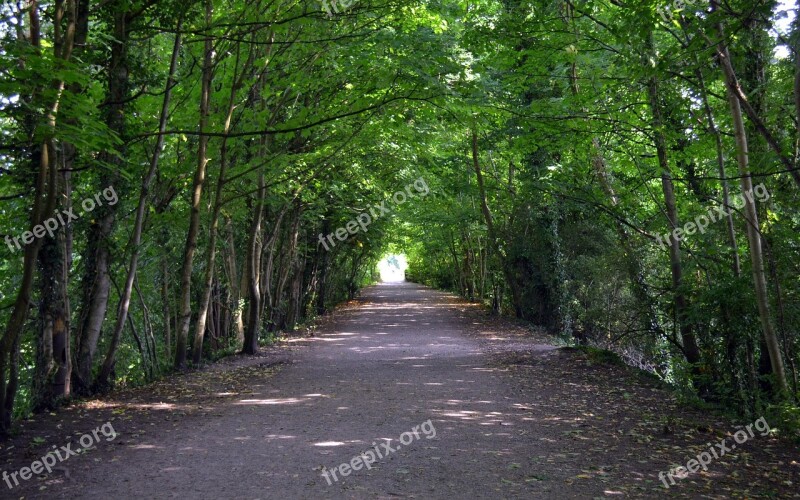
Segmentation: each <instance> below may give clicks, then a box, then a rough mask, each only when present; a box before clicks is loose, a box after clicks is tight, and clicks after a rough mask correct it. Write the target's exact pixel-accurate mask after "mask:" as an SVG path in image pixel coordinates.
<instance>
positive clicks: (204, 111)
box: [175, 0, 214, 370]
mask: <svg viewBox="0 0 800 500" xmlns="http://www.w3.org/2000/svg"><path fill="white" fill-rule="evenodd" d="M212 13H213V4H212V2H211V1H210V0H206V29H211V17H212ZM213 50H214V47H213V43H212V38H211V36H208V35H207V36H206V37H205V41H204V53H205V55H204V58H203V70H202V78H201V80H202V83H201V89H200V132H201V134H202V133H203V132H205V131H206V129H207V128H208V114H209V104H210V100H211V78H212V71H213V68H212V63H213V61H212V58H213ZM208 139H209V137H208V136H207V135H201V136H200V139H199V143H198V147H197V170H196V171H195V175H194V182H193V185H192V200H191V203H192V209H191V214H190V216H189V232H188V234H187V236H186V247H185V249H184V252H183V269H182V271H181V290H180V311H179V313H178V325H177V328H176V332H175V337H176V346H175V368H176V369H178V370H183V369H185V368H186V354H187V353H186V349H187V340H188V336H189V326H190V323H191V319H192V270H193V269H192V267H193V264H194V254H195V251H196V250H197V238H198V234H199V232H200V204H201V201H202V197H203V186H204V184H205V181H206V166H207V165H208V158H207V157H206V156H207V152H208Z"/></svg>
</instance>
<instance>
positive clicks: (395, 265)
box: [378, 254, 408, 283]
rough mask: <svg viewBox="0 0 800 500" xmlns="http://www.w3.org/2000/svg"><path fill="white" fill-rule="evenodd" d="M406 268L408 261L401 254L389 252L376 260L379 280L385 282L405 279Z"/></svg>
mask: <svg viewBox="0 0 800 500" xmlns="http://www.w3.org/2000/svg"><path fill="white" fill-rule="evenodd" d="M406 269H408V261H406V256H405V255H403V254H389V255H387V256H386V257H384V258H382V259H381V261H380V262H378V271H380V273H381V281H383V282H387V283H397V282H399V281H405V280H406Z"/></svg>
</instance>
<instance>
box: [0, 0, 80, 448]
mask: <svg viewBox="0 0 800 500" xmlns="http://www.w3.org/2000/svg"><path fill="white" fill-rule="evenodd" d="M26 10H27V13H28V23H29V35H28V41H29V43H30V45H31V47H32V48H33V51H34V52H36V53H37V54H38V53H40V51H41V46H42V44H41V32H40V19H39V5H38V2H37V1H36V0H31V1H29V2H28V3H27V5H26ZM65 13H68V17H67V29H66V30H64V29H63V25H62V21H63V19H64V14H65ZM54 16H55V17H54V21H53V30H54V31H53V38H54V50H55V58H56V59H61V60H63V61H67V60H69V58H70V56H71V54H72V47H73V42H74V38H73V37H74V34H75V29H74V26H75V22H76V6H75V4H74V2H71V1H68V2H66V3H65V2H63V1H57V2H56V5H55V6H54ZM25 62H26V61H24V60H23V61H20V63H21V64H22V65H23V66H24V65H25ZM41 90H43V89H34V91H33V93H32V95H30V96H27V97H26V98H24V99H25V100H27V101H28V102H29V103H36V104H40V103H39V102H38V101H39V100H40V99H41V98H42V97H43V95H44V92H41ZM51 90H53V91H54V96H55V97H53V98H52V101H50V102H47V103H46V110H47V113H46V123H38V120H37V119H36V116H35V114H34V113H35V112H31V114H30V115H29V116H28V117H26V119H25V123H26V126H27V128H29V130H28V133H29V142H30V146H31V150H32V151H33V153H32V156H31V159H32V161H31V167H32V168H31V173H32V174H34V175H35V178H36V181H35V184H34V187H33V203H32V210H31V219H30V220H31V226H30V227H31V229H33V227H35V226H37V225H39V224H41V223H42V222H43V221H44V219H45V218H47V217H48V216H49V214H50V213H51V212H52V211H53V210H54V208H55V206H56V195H57V179H58V175H57V165H56V147H55V141H54V139H53V136H54V135H55V129H56V116H57V114H58V108H59V104H60V99H61V94H62V92H63V90H64V82H63V81H55V82H53V84H52V89H51ZM42 125H44V126H45V127H46V132H45V133H44V134H43V135H44V139H41V138H40V137H39V133H40V131H38V130H37V128H39V127H40V126H42ZM41 245H42V240H41V238H35V239H34V241H33V242H31V243H30V244H28V245H26V246H25V248H24V257H23V263H22V268H23V271H22V279H21V282H20V285H19V289H18V290H17V295H16V298H15V300H14V303H13V306H12V311H11V315H10V317H9V320H8V323H7V324H6V327H5V329H4V331H3V335H2V337H0V436H2V437H5V436H7V435H8V432H9V430H10V428H11V420H12V415H13V410H14V401H15V398H16V394H17V388H18V381H19V348H20V334H21V332H22V330H23V328H24V326H25V322H26V320H27V317H28V310H29V308H30V303H31V292H32V290H33V285H34V276H35V272H36V263H37V260H38V257H39V251H40V248H41ZM54 321H55V319H54ZM54 328H59V329H60V328H61V325H56V324H55V322H54ZM51 333H52V332H51ZM51 345H52V344H51ZM66 366H68V364H67V365H66Z"/></svg>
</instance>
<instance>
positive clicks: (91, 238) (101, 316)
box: [73, 2, 129, 394]
mask: <svg viewBox="0 0 800 500" xmlns="http://www.w3.org/2000/svg"><path fill="white" fill-rule="evenodd" d="M128 16H129V13H128V10H127V8H126V7H125V5H123V3H122V2H117V4H116V5H115V10H114V20H113V40H112V41H111V42H110V43H111V58H110V60H109V64H108V92H107V98H106V101H107V105H106V110H105V111H106V116H105V121H106V124H107V125H108V128H109V129H110V130H111V131H112V132H114V133H116V134H117V135H118V136H119V137H120V138H123V143H124V136H125V103H126V101H127V95H128V54H127V52H128V36H129V30H128V21H129V18H128ZM120 153H122V155H124V147H123V151H120ZM100 159H101V162H102V163H105V164H106V165H110V166H111V168H104V169H103V170H102V172H103V174H102V175H101V176H100V177H99V182H98V184H97V185H96V188H97V190H98V191H100V190H103V189H106V188H108V187H110V186H112V187H113V185H114V184H115V183H117V181H118V180H119V179H120V176H119V174H118V171H119V169H121V163H122V160H121V159H120V156H118V155H117V154H113V153H110V152H103V153H101V154H100ZM118 206H119V203H116V204H115V205H108V204H104V205H102V206H100V207H98V208H97V209H96V210H95V211H94V212H93V215H92V222H91V224H90V226H89V234H88V242H87V245H86V251H85V256H84V259H83V260H84V274H83V279H82V283H83V291H82V294H81V313H80V317H79V322H78V331H77V332H76V338H77V358H76V362H75V372H74V373H73V387H74V389H75V392H77V393H79V394H88V393H90V392H91V382H92V369H93V366H94V355H95V351H96V349H97V341H98V340H99V339H100V333H101V331H102V328H103V321H104V320H105V317H106V312H107V310H108V299H109V292H110V289H111V276H110V275H109V273H110V268H111V244H112V243H111V233H112V231H113V229H114V220H115V216H116V210H117V207H118Z"/></svg>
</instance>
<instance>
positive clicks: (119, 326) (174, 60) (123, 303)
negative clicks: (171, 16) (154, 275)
mask: <svg viewBox="0 0 800 500" xmlns="http://www.w3.org/2000/svg"><path fill="white" fill-rule="evenodd" d="M180 50H181V22H180V21H178V26H177V29H176V34H175V42H174V44H173V47H172V57H171V59H170V66H169V75H168V76H167V84H166V89H165V91H164V99H163V102H162V104H161V115H160V117H159V124H158V131H159V135H158V139H157V140H156V147H155V150H154V151H153V157H152V159H151V160H150V168H149V170H148V171H147V173H146V174H145V176H144V178H143V179H142V189H141V191H140V193H139V203H138V205H137V206H136V220H135V222H134V224H133V233H132V234H131V239H130V242H129V244H128V246H129V247H130V249H131V258H130V262H129V264H128V274H127V276H126V278H125V286H124V288H123V289H122V296H121V297H120V299H119V305H118V307H117V319H116V322H115V323H114V330H113V332H112V334H111V342H110V343H109V346H108V351H107V352H106V357H105V360H104V361H103V365H102V367H101V368H100V372H99V373H98V374H97V378H96V380H95V386H96V387H98V388H99V389H101V390H105V389H107V388H108V387H109V382H110V381H109V376H110V375H111V372H112V370H113V369H114V363H115V362H116V354H117V348H118V347H119V342H120V339H121V338H122V330H123V329H124V328H125V322H126V321H127V319H128V311H129V309H130V304H131V296H132V294H133V283H134V279H135V278H136V271H137V268H138V265H139V254H140V248H139V247H140V245H141V242H142V231H143V230H144V224H145V216H146V210H147V198H148V196H149V194H150V185H151V184H152V183H153V179H155V176H156V172H157V171H158V163H159V159H160V158H161V152H162V151H163V149H164V132H165V131H166V130H167V120H168V118H169V105H170V97H171V95H172V87H173V84H174V79H175V72H176V70H177V67H178V55H179V54H180Z"/></svg>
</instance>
